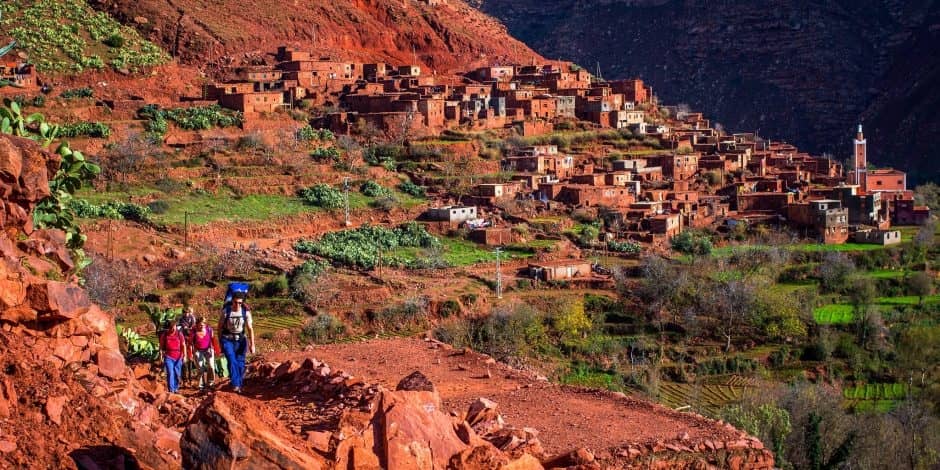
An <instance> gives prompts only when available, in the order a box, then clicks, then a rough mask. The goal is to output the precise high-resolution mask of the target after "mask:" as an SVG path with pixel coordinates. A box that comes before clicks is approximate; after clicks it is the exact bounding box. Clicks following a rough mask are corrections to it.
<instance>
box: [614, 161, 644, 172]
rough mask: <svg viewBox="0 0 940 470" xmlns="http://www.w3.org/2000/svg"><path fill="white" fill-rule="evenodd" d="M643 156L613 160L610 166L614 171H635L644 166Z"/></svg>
mask: <svg viewBox="0 0 940 470" xmlns="http://www.w3.org/2000/svg"><path fill="white" fill-rule="evenodd" d="M646 164H647V162H646V159H645V158H637V159H634V160H614V161H613V162H611V167H612V168H613V169H614V171H632V172H636V171H637V170H639V169H640V168H645V167H646Z"/></svg>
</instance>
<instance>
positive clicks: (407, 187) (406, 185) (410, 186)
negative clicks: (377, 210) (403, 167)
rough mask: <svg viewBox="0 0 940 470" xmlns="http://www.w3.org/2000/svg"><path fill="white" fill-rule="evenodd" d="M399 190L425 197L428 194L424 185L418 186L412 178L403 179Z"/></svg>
mask: <svg viewBox="0 0 940 470" xmlns="http://www.w3.org/2000/svg"><path fill="white" fill-rule="evenodd" d="M398 190H399V191H401V192H403V193H405V194H408V195H410V196H414V197H421V198H423V197H426V196H427V191H425V189H424V187H423V186H418V185H416V184H414V183H412V182H411V181H410V180H406V181H402V183H401V184H399V185H398Z"/></svg>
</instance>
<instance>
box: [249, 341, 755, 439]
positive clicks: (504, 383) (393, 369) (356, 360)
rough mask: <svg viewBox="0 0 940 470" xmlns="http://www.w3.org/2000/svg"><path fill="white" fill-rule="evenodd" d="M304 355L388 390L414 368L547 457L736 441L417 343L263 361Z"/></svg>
mask: <svg viewBox="0 0 940 470" xmlns="http://www.w3.org/2000/svg"><path fill="white" fill-rule="evenodd" d="M306 357H316V358H317V359H319V360H322V361H325V362H326V363H328V364H331V365H332V366H333V367H336V368H339V369H342V370H344V371H347V372H349V373H351V374H353V375H354V376H357V377H360V378H362V379H363V380H365V381H366V382H368V383H377V384H380V385H383V386H385V387H389V388H394V386H395V384H396V383H397V382H398V380H400V379H401V378H402V377H404V376H406V375H408V374H409V373H411V372H413V371H415V370H419V371H421V372H422V373H423V374H425V375H426V376H427V377H428V378H429V379H430V380H431V381H432V382H433V383H434V384H435V386H436V387H437V390H438V391H439V392H440V395H441V398H442V399H443V402H444V405H445V408H447V409H449V410H453V411H456V412H461V411H463V410H465V409H467V406H468V405H469V404H470V403H471V402H472V401H473V400H475V399H476V398H479V397H485V398H488V399H490V400H493V401H495V402H497V403H499V406H500V410H501V413H502V414H503V415H504V416H505V417H506V418H507V420H508V421H509V422H512V423H514V424H516V425H519V426H531V427H533V428H535V429H537V430H538V431H539V439H540V440H541V442H542V444H543V446H544V447H545V449H546V451H547V452H548V453H549V454H555V453H560V452H565V451H569V450H571V449H574V448H578V447H584V448H587V449H589V450H591V451H593V452H594V453H595V454H596V455H598V457H600V458H604V456H605V454H606V455H608V456H609V455H610V451H611V450H614V449H617V448H621V447H623V446H625V445H627V444H638V443H639V444H652V443H654V442H656V441H663V442H670V441H675V440H677V439H678V437H679V436H680V435H682V434H684V433H687V434H688V440H686V442H692V443H700V442H703V441H705V440H733V439H738V438H739V436H740V433H739V432H738V431H735V430H733V429H728V428H726V427H725V426H723V425H720V424H718V423H717V422H715V421H711V420H708V419H705V418H702V417H700V416H697V415H693V414H688V413H679V412H676V411H672V410H670V409H668V408H665V407H662V406H660V405H656V404H653V403H650V402H647V401H644V400H638V399H634V398H631V397H622V396H618V395H615V394H613V393H610V392H606V391H598V390H587V389H581V388H576V387H567V386H560V385H555V384H550V383H548V382H547V381H544V380H539V379H538V378H537V377H534V376H532V375H531V374H527V373H524V372H520V371H518V370H514V369H512V368H510V367H508V366H505V365H503V364H499V363H493V362H494V361H492V359H489V358H488V357H487V356H485V355H481V354H476V353H472V352H467V353H464V352H463V351H454V350H453V349H450V348H449V347H446V346H443V347H442V346H440V345H438V344H435V343H432V342H427V341H422V340H420V339H416V338H398V339H389V340H371V341H366V342H361V343H353V344H330V345H322V346H316V347H315V348H314V349H313V351H311V352H305V353H300V352H293V353H288V352H285V353H271V354H268V355H266V356H265V359H266V360H273V361H284V360H288V359H292V360H295V361H300V360H303V359H304V358H306ZM487 371H489V374H487ZM683 437H684V436H683Z"/></svg>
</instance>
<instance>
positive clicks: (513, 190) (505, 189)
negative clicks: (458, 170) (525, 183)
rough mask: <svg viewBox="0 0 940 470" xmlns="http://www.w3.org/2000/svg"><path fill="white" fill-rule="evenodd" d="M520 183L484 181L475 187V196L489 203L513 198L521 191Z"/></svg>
mask: <svg viewBox="0 0 940 470" xmlns="http://www.w3.org/2000/svg"><path fill="white" fill-rule="evenodd" d="M520 189H521V188H520V184H519V183H484V184H478V185H476V186H475V187H474V188H473V192H474V196H476V197H477V198H478V199H480V200H482V202H486V203H488V204H495V203H496V202H499V201H504V200H506V199H513V198H515V197H516V194H518V193H519V191H520Z"/></svg>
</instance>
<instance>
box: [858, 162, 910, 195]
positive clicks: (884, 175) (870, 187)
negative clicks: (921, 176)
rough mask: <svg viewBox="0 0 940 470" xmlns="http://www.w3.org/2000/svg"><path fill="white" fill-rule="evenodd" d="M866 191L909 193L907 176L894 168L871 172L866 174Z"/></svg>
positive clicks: (863, 187) (864, 186) (864, 185)
mask: <svg viewBox="0 0 940 470" xmlns="http://www.w3.org/2000/svg"><path fill="white" fill-rule="evenodd" d="M862 190H864V191H879V192H904V191H907V174H906V173H904V172H903V171H899V170H895V169H893V168H885V169H879V170H869V171H867V172H866V173H865V183H864V184H863V185H862Z"/></svg>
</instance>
